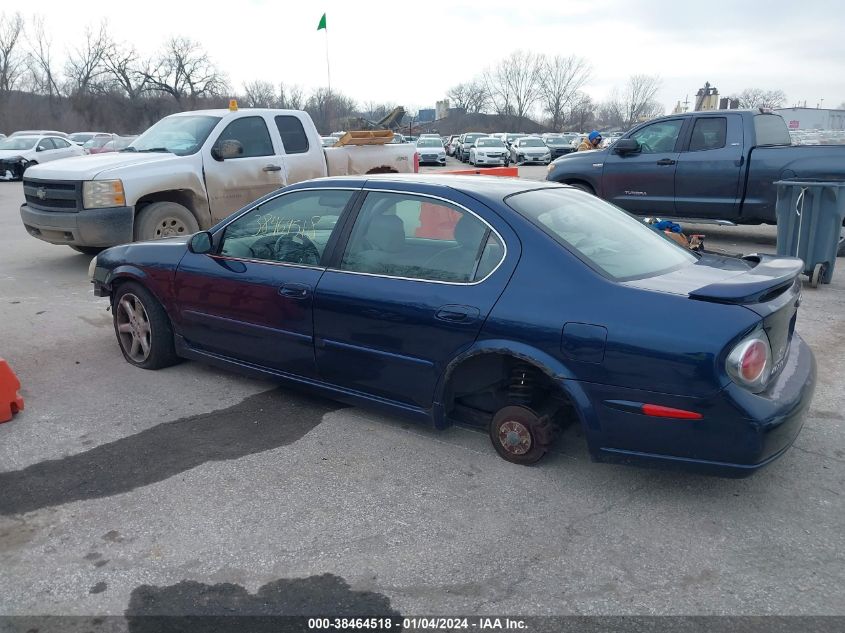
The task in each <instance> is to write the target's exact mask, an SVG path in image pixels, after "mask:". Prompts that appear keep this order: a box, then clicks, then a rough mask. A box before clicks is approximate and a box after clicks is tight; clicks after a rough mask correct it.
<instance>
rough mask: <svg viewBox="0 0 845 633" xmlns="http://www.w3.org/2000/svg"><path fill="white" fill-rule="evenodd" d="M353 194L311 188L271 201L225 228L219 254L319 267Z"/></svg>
mask: <svg viewBox="0 0 845 633" xmlns="http://www.w3.org/2000/svg"><path fill="white" fill-rule="evenodd" d="M353 194H354V192H353V191H343V190H337V189H313V190H312V189H309V190H305V191H295V192H293V193H289V194H285V195H282V196H279V197H277V198H273V199H272V200H268V201H267V202H265V203H263V204H261V205H260V206H258V207H256V208H255V209H253V210H252V211H249V212H248V213H246V214H245V215H242V216H241V217H239V218H238V219H237V220H235V221H234V222H232V223H231V224H230V225H229V226H227V227H226V229H225V232H224V234H223V243H222V245H221V248H220V254H221V255H225V256H227V257H236V258H238V259H257V260H262V261H269V262H280V263H287V264H303V265H308V266H318V265H319V264H320V261H321V260H322V258H323V253H324V252H325V249H326V244H327V243H328V241H329V238H330V237H331V235H332V233H333V232H334V230H335V227H336V225H337V221H338V219H339V218H340V215H341V213H342V212H343V209H344V208H345V207H346V205H347V203H348V202H349V200H350V198H351V197H352V195H353Z"/></svg>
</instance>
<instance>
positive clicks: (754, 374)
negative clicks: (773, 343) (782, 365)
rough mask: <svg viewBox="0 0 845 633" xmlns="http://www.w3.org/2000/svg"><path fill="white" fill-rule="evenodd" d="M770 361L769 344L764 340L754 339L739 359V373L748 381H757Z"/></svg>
mask: <svg viewBox="0 0 845 633" xmlns="http://www.w3.org/2000/svg"><path fill="white" fill-rule="evenodd" d="M768 361H769V350H768V346H767V345H766V344H765V343H764V342H763V341H759V340H758V341H752V342H751V344H750V345H748V347H746V348H745V351H743V352H742V356H741V357H740V359H739V375H740V376H742V378H743V379H744V380H745V381H747V382H755V381H757V380H759V379H760V377H761V376H762V375H763V372H764V371H765V370H766V363H767V362H768Z"/></svg>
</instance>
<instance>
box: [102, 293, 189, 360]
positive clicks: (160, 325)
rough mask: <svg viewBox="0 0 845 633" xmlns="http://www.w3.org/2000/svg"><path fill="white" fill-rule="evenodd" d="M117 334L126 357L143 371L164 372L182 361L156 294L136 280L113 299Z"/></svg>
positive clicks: (165, 313)
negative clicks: (158, 370) (160, 370)
mask: <svg viewBox="0 0 845 633" xmlns="http://www.w3.org/2000/svg"><path fill="white" fill-rule="evenodd" d="M112 314H113V322H114V333H115V335H116V336H117V342H118V344H119V345H120V351H121V352H122V353H123V357H124V358H125V359H126V362H128V363H129V364H130V365H135V367H140V368H141V369H162V368H164V367H170V366H171V365H175V364H176V363H177V362H179V357H178V356H177V355H176V350H175V347H174V344H173V327H172V326H171V324H170V318H169V317H168V316H167V312H165V310H164V308H163V307H162V305H161V304H160V303H159V302H158V300H157V299H156V298H155V297H154V296H153V295H152V293H151V292H150V291H149V290H147V289H146V288H144V286H142V285H141V284H139V283H136V282H134V281H130V282H127V283H125V284H123V285H121V286H120V287H119V288H118V290H117V292H116V293H115V294H114V297H113V300H112Z"/></svg>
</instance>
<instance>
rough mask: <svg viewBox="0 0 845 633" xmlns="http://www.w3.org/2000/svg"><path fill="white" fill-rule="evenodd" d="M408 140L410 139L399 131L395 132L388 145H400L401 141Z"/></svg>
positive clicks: (405, 141)
mask: <svg viewBox="0 0 845 633" xmlns="http://www.w3.org/2000/svg"><path fill="white" fill-rule="evenodd" d="M407 142H408V141H407V139H406V138H405V137H404V136H402V135H401V134H399V133H398V132H394V133H393V138H392V139H391V140H390V143H388V145H398V144H400V143H407Z"/></svg>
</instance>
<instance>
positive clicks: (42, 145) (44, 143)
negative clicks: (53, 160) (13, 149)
mask: <svg viewBox="0 0 845 633" xmlns="http://www.w3.org/2000/svg"><path fill="white" fill-rule="evenodd" d="M38 149H40V150H41V151H42V152H43V151H44V150H48V149H56V145H55V144H54V143H53V139H51V138H42V139H41V141H39V143H38Z"/></svg>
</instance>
